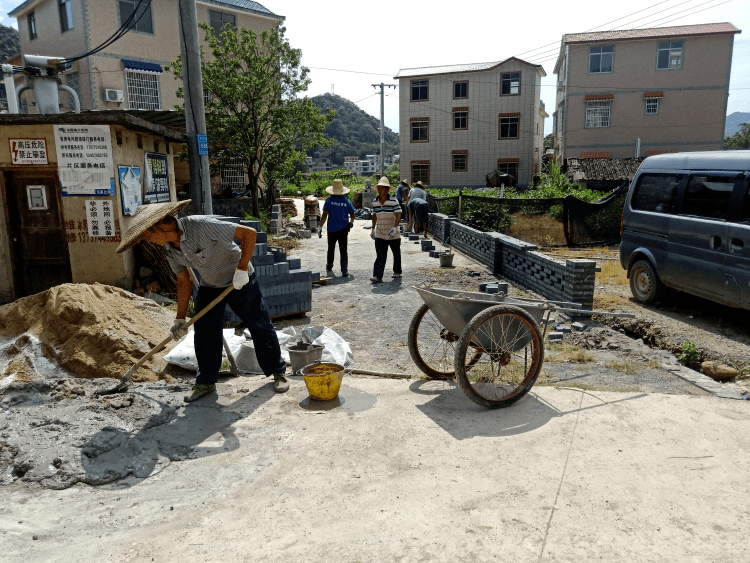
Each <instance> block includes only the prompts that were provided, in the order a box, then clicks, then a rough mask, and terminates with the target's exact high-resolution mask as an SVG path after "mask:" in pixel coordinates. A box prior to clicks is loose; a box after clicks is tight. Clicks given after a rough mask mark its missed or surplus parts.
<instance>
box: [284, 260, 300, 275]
mask: <svg viewBox="0 0 750 563" xmlns="http://www.w3.org/2000/svg"><path fill="white" fill-rule="evenodd" d="M286 261H287V263H288V264H289V271H290V272H291V271H292V270H299V269H300V268H301V267H302V259H301V258H289V257H287V259H286Z"/></svg>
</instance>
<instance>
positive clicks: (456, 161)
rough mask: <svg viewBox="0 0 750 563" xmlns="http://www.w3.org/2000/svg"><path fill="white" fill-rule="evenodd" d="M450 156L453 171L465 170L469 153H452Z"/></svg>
mask: <svg viewBox="0 0 750 563" xmlns="http://www.w3.org/2000/svg"><path fill="white" fill-rule="evenodd" d="M451 157H452V159H453V172H466V170H467V161H468V160H469V155H468V154H466V153H463V154H452V155H451Z"/></svg>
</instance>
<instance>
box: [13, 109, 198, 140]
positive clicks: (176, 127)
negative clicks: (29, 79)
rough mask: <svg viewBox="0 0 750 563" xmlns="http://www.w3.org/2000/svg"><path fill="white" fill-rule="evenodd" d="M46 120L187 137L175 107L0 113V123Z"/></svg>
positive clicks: (14, 123)
mask: <svg viewBox="0 0 750 563" xmlns="http://www.w3.org/2000/svg"><path fill="white" fill-rule="evenodd" d="M47 123H50V124H57V123H70V124H75V123H79V124H82V125H122V126H125V127H128V128H130V129H133V130H135V131H142V132H144V133H150V134H152V135H159V136H161V137H164V138H165V139H168V140H170V141H174V142H176V143H184V142H185V141H186V140H187V137H186V136H185V133H184V132H183V131H184V128H185V117H184V116H182V115H180V114H178V113H177V112H176V111H128V110H107V111H87V112H83V113H59V114H37V113H20V114H13V113H8V114H2V115H0V126H2V125H13V126H18V125H38V124H47ZM180 129H183V131H180Z"/></svg>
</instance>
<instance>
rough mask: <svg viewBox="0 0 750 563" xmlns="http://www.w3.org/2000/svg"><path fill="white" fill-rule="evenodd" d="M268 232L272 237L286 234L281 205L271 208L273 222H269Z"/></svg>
mask: <svg viewBox="0 0 750 563" xmlns="http://www.w3.org/2000/svg"><path fill="white" fill-rule="evenodd" d="M268 232H269V233H271V234H272V235H278V234H281V233H282V232H284V217H283V215H282V213H281V205H279V204H276V205H274V206H273V207H272V208H271V220H270V221H269V222H268Z"/></svg>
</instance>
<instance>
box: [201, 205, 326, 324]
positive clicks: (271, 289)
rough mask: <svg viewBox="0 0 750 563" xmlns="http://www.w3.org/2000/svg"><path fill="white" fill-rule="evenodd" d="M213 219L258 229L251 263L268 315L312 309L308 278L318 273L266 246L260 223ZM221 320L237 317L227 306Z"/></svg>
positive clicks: (283, 251)
mask: <svg viewBox="0 0 750 563" xmlns="http://www.w3.org/2000/svg"><path fill="white" fill-rule="evenodd" d="M274 207H275V206H274ZM214 218H215V219H219V220H222V221H228V222H230V223H237V224H241V225H243V226H245V227H252V228H253V229H255V230H256V231H257V232H258V234H257V237H256V239H255V248H254V249H253V257H252V259H251V263H252V265H253V267H254V268H255V276H256V278H257V279H258V285H259V286H260V291H261V293H262V294H263V298H264V299H265V301H266V305H267V306H268V312H269V314H270V315H271V316H272V317H277V316H280V315H293V314H295V313H305V312H307V311H311V310H312V281H313V279H319V278H320V274H319V273H316V274H313V273H312V272H311V271H310V270H304V269H302V261H301V260H300V259H299V258H287V255H286V251H285V250H284V249H283V248H280V247H278V246H268V234H267V233H264V232H263V231H261V230H260V222H258V221H241V220H240V219H239V218H238V217H220V216H214ZM224 320H225V321H226V322H240V318H239V317H238V316H237V315H235V314H234V311H232V310H231V309H230V308H229V307H227V308H226V310H225V312H224Z"/></svg>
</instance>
